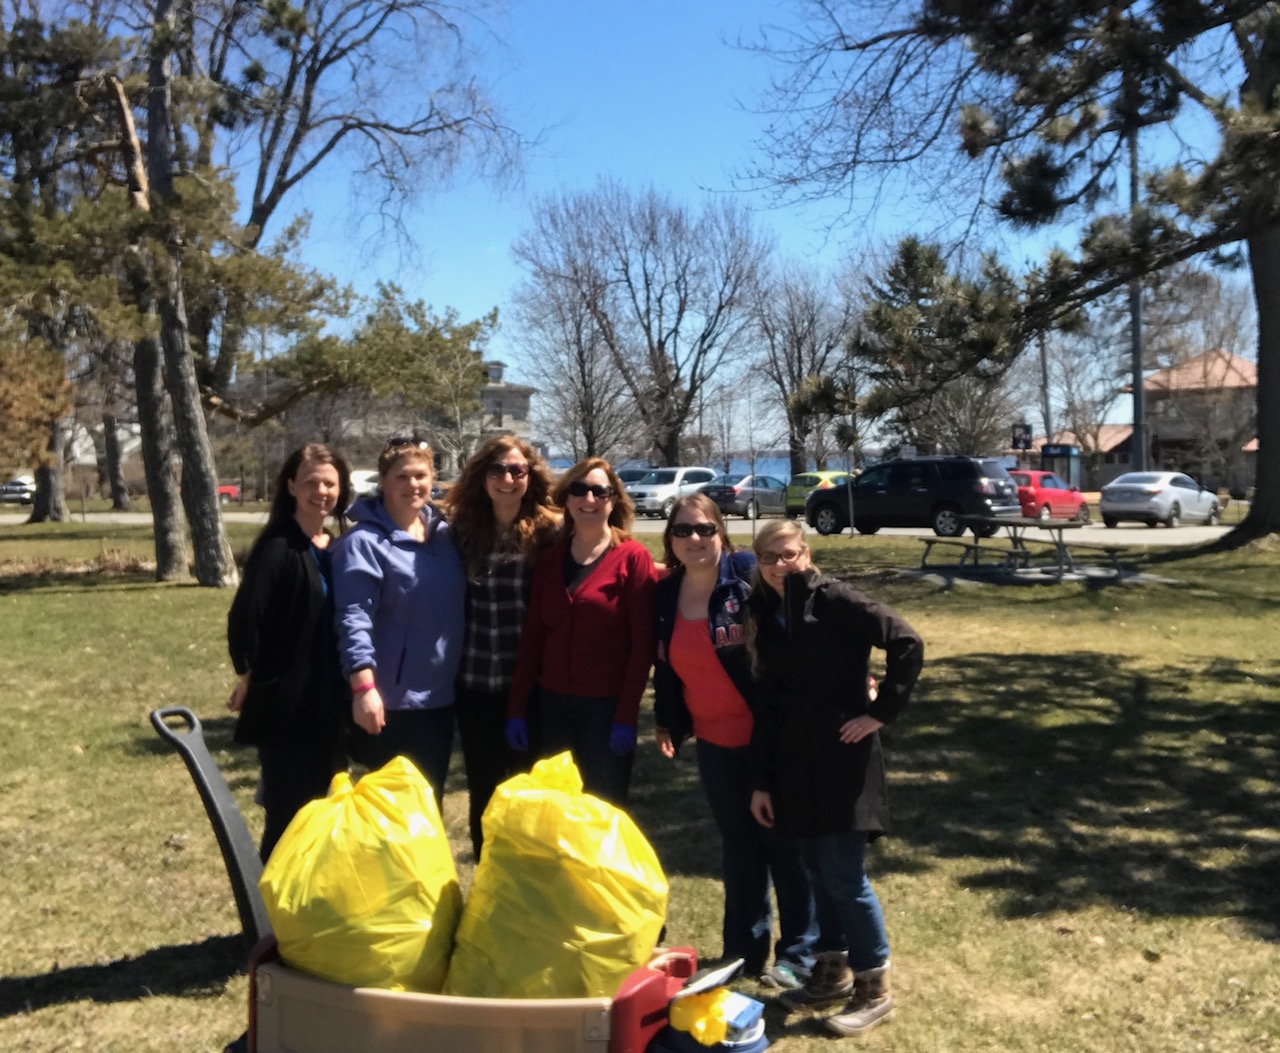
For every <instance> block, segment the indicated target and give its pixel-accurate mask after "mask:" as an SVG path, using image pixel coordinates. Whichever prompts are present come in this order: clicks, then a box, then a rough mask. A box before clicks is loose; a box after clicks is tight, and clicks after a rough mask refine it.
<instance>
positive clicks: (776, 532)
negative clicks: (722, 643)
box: [746, 519, 813, 677]
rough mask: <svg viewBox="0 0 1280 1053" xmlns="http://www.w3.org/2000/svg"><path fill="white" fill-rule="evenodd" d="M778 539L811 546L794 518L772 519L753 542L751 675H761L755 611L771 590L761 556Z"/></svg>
mask: <svg viewBox="0 0 1280 1053" xmlns="http://www.w3.org/2000/svg"><path fill="white" fill-rule="evenodd" d="M777 541H798V542H799V543H800V547H801V548H802V549H803V550H804V551H805V552H808V551H809V546H808V545H807V544H806V543H805V540H804V527H802V526H801V525H800V524H799V523H797V522H796V521H795V520H793V519H770V520H769V521H768V522H766V523H765V524H764V525H763V526H761V527H760V532H759V533H758V534H756V536H755V540H754V541H752V543H751V549H752V551H753V552H755V554H756V574H755V579H754V580H753V581H752V583H751V596H750V599H749V601H748V603H747V631H746V644H747V657H748V658H749V659H750V662H751V675H752V676H755V677H758V676H759V675H760V651H759V649H758V647H757V644H756V635H757V633H758V632H759V625H758V624H757V622H756V616H755V611H756V609H757V608H758V607H759V605H760V603H761V600H762V599H763V597H765V596H767V595H768V594H769V591H771V590H770V586H768V585H767V584H765V580H764V575H763V574H761V573H760V557H761V555H762V554H763V553H765V552H767V551H768V550H769V546H770V545H772V544H774V543H775V542H777ZM808 565H809V566H811V567H812V566H813V561H812V560H810V561H809V564H808Z"/></svg>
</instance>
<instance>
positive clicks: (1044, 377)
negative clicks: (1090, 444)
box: [1036, 329, 1078, 442]
mask: <svg viewBox="0 0 1280 1053" xmlns="http://www.w3.org/2000/svg"><path fill="white" fill-rule="evenodd" d="M1036 343H1037V344H1038V345H1039V348H1040V412H1041V413H1043V414H1044V441H1045V442H1053V418H1052V417H1050V416H1049V354H1048V351H1047V350H1046V348H1045V336H1044V330H1043V329H1041V330H1040V332H1039V334H1038V335H1037V337H1036ZM1077 441H1078V440H1077Z"/></svg>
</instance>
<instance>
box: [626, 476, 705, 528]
mask: <svg viewBox="0 0 1280 1053" xmlns="http://www.w3.org/2000/svg"><path fill="white" fill-rule="evenodd" d="M715 477H716V473H715V472H713V471H712V470H711V469H710V468H654V469H653V471H651V472H649V474H648V475H646V476H645V477H644V478H643V479H641V480H640V481H639V482H635V483H631V484H629V485H628V486H627V493H628V494H630V495H631V500H632V501H634V502H635V506H636V512H637V513H638V514H639V515H642V516H661V517H662V518H663V519H665V518H666V517H667V516H669V515H670V514H671V509H672V507H673V506H674V505H675V503H676V498H677V497H683V496H684V495H685V494H691V493H693V491H694V490H697V489H698V488H699V487H700V486H702V485H703V484H704V483H709V482H711V480H712V479H714V478H715Z"/></svg>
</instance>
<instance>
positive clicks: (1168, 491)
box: [1098, 472, 1222, 527]
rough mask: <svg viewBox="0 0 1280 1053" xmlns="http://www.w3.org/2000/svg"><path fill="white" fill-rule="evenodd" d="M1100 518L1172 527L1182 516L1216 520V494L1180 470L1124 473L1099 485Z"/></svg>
mask: <svg viewBox="0 0 1280 1053" xmlns="http://www.w3.org/2000/svg"><path fill="white" fill-rule="evenodd" d="M1098 507H1099V511H1101V513H1102V521H1103V523H1105V524H1106V525H1107V526H1109V527H1113V526H1115V525H1116V524H1117V523H1119V522H1121V521H1123V520H1134V521H1137V522H1139V523H1146V524H1147V526H1149V527H1153V526H1155V525H1156V524H1157V523H1163V524H1164V525H1165V526H1170V527H1176V526H1177V525H1178V524H1179V523H1181V522H1182V521H1183V520H1184V519H1194V520H1199V521H1200V522H1204V523H1208V524H1209V525H1210V526H1212V525H1213V524H1215V523H1217V522H1218V516H1219V515H1220V514H1221V511H1222V509H1221V506H1220V505H1219V504H1218V495H1217V494H1216V493H1214V492H1213V491H1212V490H1206V489H1205V488H1204V487H1203V486H1201V485H1200V484H1199V483H1197V482H1196V481H1195V480H1194V479H1192V478H1191V476H1189V475H1183V474H1182V473H1181V472H1125V474H1124V475H1121V476H1117V477H1116V478H1115V479H1113V480H1111V482H1109V483H1107V485H1106V486H1104V487H1103V488H1102V498H1101V500H1100V501H1099V506H1098Z"/></svg>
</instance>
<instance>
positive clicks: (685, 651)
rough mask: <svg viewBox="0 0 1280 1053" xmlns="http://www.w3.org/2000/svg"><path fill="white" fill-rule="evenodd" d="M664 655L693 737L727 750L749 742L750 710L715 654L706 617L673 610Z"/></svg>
mask: <svg viewBox="0 0 1280 1053" xmlns="http://www.w3.org/2000/svg"><path fill="white" fill-rule="evenodd" d="M667 655H668V658H669V660H670V662H671V668H672V669H673V670H675V674H676V676H678V677H679V678H680V682H681V683H682V684H683V685H684V701H685V705H687V706H688V707H689V715H690V716H691V717H693V734H694V736H695V737H697V738H699V739H702V740H703V741H704V742H710V743H711V744H712V745H715V746H724V747H725V748H727V749H731V748H734V747H737V746H745V745H746V744H747V743H748V742H750V741H751V710H750V709H749V708H748V706H747V703H746V701H745V700H744V699H743V697H742V695H741V694H740V693H739V691H738V689H737V688H736V687H734V685H733V681H732V680H731V679H730V678H729V674H728V673H726V672H725V671H724V666H722V665H721V664H720V659H719V658H717V657H716V649H715V648H714V647H712V646H711V636H710V634H709V633H708V631H707V619H706V618H698V619H696V620H690V619H689V618H686V617H684V615H682V614H680V613H679V612H677V613H676V624H675V628H674V630H672V633H671V643H670V645H669V646H668V648H667Z"/></svg>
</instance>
